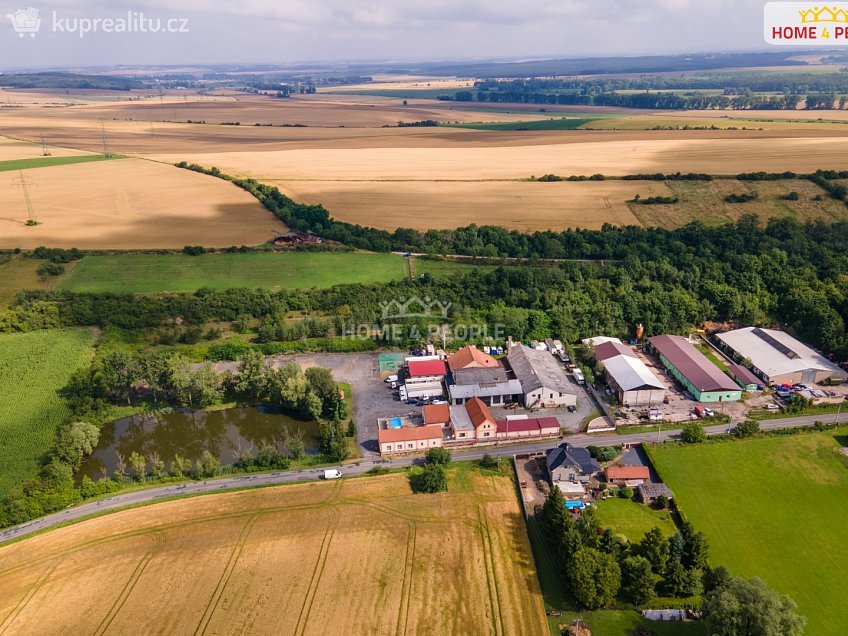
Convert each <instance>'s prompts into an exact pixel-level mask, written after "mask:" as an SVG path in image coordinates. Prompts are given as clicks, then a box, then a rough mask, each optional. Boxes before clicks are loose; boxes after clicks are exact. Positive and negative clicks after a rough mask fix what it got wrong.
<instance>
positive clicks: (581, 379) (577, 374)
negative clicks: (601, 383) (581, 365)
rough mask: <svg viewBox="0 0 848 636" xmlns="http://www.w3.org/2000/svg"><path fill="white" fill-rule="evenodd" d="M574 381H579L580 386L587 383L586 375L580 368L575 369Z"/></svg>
mask: <svg viewBox="0 0 848 636" xmlns="http://www.w3.org/2000/svg"><path fill="white" fill-rule="evenodd" d="M573 373H574V381H575V382H577V384H579V385H580V386H583V385H584V384H586V376H584V375H583V371H581V370H580V369H574V372H573Z"/></svg>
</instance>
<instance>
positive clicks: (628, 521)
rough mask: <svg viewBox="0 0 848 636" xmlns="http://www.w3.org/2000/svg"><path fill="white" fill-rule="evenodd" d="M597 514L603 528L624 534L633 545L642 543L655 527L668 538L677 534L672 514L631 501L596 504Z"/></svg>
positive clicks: (616, 500)
mask: <svg viewBox="0 0 848 636" xmlns="http://www.w3.org/2000/svg"><path fill="white" fill-rule="evenodd" d="M595 513H596V516H597V518H598V522H599V523H600V524H601V527H603V528H611V529H612V531H613V532H615V533H616V534H623V535H624V536H625V537H627V540H628V541H630V542H631V543H636V542H638V541H641V540H642V537H644V536H645V533H646V532H648V531H649V530H651V529H652V528H654V527H655V526H656V527H657V528H659V529H660V530H662V532H663V534H665V535H666V536H671V535H673V534H674V533H675V532H677V526H675V525H674V521H673V520H672V518H671V513H670V512H668V511H667V510H654V509H653V508H649V507H648V506H644V505H642V504H640V503H636V502H635V501H632V500H630V499H619V498H615V499H604V500H602V501H599V502H597V503H596V504H595Z"/></svg>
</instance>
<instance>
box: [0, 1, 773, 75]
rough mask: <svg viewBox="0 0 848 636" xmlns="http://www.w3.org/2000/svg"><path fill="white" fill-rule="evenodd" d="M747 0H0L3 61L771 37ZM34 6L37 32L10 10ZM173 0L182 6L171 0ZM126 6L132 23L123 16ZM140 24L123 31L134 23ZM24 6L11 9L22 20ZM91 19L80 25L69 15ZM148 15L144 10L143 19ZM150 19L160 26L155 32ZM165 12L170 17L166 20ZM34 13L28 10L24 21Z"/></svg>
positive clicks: (395, 53) (209, 58)
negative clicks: (21, 27)
mask: <svg viewBox="0 0 848 636" xmlns="http://www.w3.org/2000/svg"><path fill="white" fill-rule="evenodd" d="M763 4H764V3H763V2H757V1H750V0H737V1H735V2H734V1H731V0H606V1H604V0H594V1H593V0H521V1H519V0H489V1H484V0H463V1H460V0H238V1H233V2H220V1H204V0H180V1H178V2H174V1H173V0H170V1H163V0H76V1H69V0H11V2H10V0H0V68H5V69H10V68H24V67H62V68H68V67H73V66H111V65H119V64H139V65H145V64H149V65H163V64H176V65H179V64H246V63H261V64H287V63H295V62H302V61H303V62H306V61H322V62H345V61H351V62H353V61H418V60H422V61H438V60H469V59H493V58H497V59H532V58H551V57H554V58H555V57H591V56H608V55H643V54H657V53H683V52H699V51H715V52H721V51H740V50H744V51H750V50H764V49H766V48H767V46H766V45H765V43H764V42H763V39H762V20H763V18H762V14H763ZM27 7H32V8H35V9H38V10H39V14H38V19H40V20H41V23H40V27H39V30H38V33H37V34H36V36H35V37H31V34H30V33H28V32H26V33H16V31H15V30H14V28H13V25H12V20H11V19H10V18H9V14H15V13H16V12H17V11H18V10H20V9H26V8H27ZM174 7H178V8H174ZM129 12H133V15H134V16H136V19H135V20H134V22H133V23H129V21H128V20H127V18H128V13H129ZM139 14H143V16H144V17H145V25H144V26H145V27H146V28H147V30H148V32H134V33H128V32H103V31H104V26H105V23H101V24H99V25H97V30H98V32H96V33H94V32H91V29H94V28H95V25H94V23H93V21H94V20H96V19H101V20H103V19H112V20H115V22H113V23H112V24H111V25H110V26H109V27H108V28H111V29H112V30H113V31H119V29H120V24H119V22H118V21H117V20H120V19H123V20H124V21H125V22H126V23H127V29H133V28H138V27H139V26H142V25H141V24H140V21H139V20H138V19H137V16H138V15H139ZM24 17H30V16H19V18H18V20H19V21H21V20H22V19H23V18H24ZM78 19H80V20H90V21H92V22H91V23H90V25H91V26H90V30H89V32H85V33H83V32H81V31H82V30H83V29H81V24H82V25H85V23H81V22H77V21H76V20H78ZM151 19H152V20H153V22H150V20H151ZM156 20H158V24H159V26H160V27H161V29H162V31H165V30H166V28H168V27H170V30H171V31H173V32H157V33H151V32H150V30H151V28H150V27H151V25H153V26H155V24H156ZM169 20H171V22H168V21H169ZM24 22H26V24H28V25H32V24H33V22H32V20H29V21H28V22H27V21H24Z"/></svg>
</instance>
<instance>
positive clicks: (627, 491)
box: [618, 486, 633, 499]
mask: <svg viewBox="0 0 848 636" xmlns="http://www.w3.org/2000/svg"><path fill="white" fill-rule="evenodd" d="M618 496H619V498H621V499H630V498H631V497H633V489H632V488H631V487H630V486H622V487H621V488H619V489H618Z"/></svg>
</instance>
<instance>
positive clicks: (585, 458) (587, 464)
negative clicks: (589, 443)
mask: <svg viewBox="0 0 848 636" xmlns="http://www.w3.org/2000/svg"><path fill="white" fill-rule="evenodd" d="M546 462H547V465H548V473H551V472H553V471H554V470H556V469H557V468H559V467H560V466H562V465H563V464H568V465H570V466H572V467H574V468H577V469H579V470H580V472H581V473H583V474H584V475H594V474H595V473H597V472H600V470H601V466H600V464H598V462H597V461H596V460H595V459H594V458H593V457H592V456H591V455H590V454H589V451H588V450H586V449H585V448H580V447H574V446H572V445H571V444H560V445H559V446H557V447H556V448H554V449H552V450H550V451H549V452H548V457H547V460H546Z"/></svg>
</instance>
